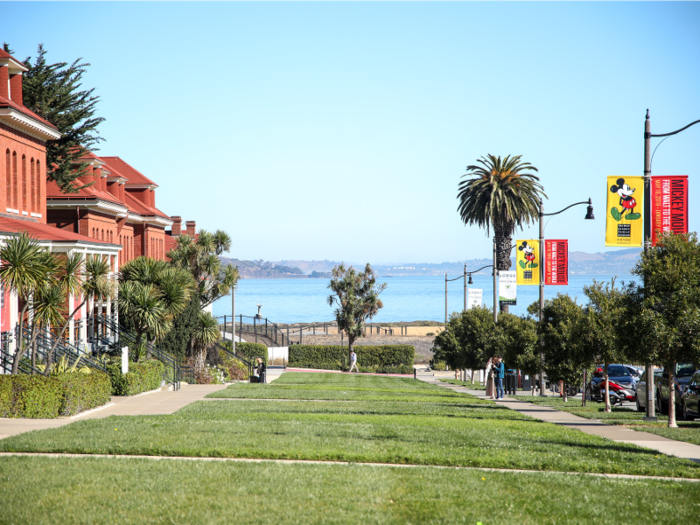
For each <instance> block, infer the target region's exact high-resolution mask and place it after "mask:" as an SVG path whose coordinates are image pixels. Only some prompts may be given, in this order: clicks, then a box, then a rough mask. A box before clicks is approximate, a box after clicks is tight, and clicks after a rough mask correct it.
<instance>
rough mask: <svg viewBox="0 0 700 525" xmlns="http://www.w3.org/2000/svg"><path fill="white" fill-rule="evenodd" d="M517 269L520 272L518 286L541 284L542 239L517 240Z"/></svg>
mask: <svg viewBox="0 0 700 525" xmlns="http://www.w3.org/2000/svg"><path fill="white" fill-rule="evenodd" d="M517 242H518V245H517V248H518V249H517V250H516V252H515V271H516V272H518V274H517V275H518V279H517V283H518V286H520V285H525V286H527V285H528V284H540V263H541V260H540V241H538V240H529V241H517Z"/></svg>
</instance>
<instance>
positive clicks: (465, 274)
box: [445, 264, 496, 324]
mask: <svg viewBox="0 0 700 525" xmlns="http://www.w3.org/2000/svg"><path fill="white" fill-rule="evenodd" d="M491 266H492V265H490V264H489V265H487V266H482V267H481V268H479V269H478V270H473V271H471V272H468V271H467V265H466V264H465V265H464V274H463V275H460V276H459V277H455V278H454V279H448V278H447V273H445V324H447V283H448V282H450V281H458V280H459V279H464V310H463V311H464V312H466V311H467V292H468V291H469V289H468V287H467V284H474V281H472V275H473V274H475V273H477V272H480V271H481V270H484V269H485V268H491ZM467 277H469V281H467ZM494 298H495V295H494ZM493 304H494V307H495V304H496V302H495V301H494V303H493Z"/></svg>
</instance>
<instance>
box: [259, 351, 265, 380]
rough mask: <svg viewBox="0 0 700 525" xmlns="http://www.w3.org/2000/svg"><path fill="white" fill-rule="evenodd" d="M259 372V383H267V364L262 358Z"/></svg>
mask: <svg viewBox="0 0 700 525" xmlns="http://www.w3.org/2000/svg"><path fill="white" fill-rule="evenodd" d="M257 370H258V383H264V382H265V371H266V367H265V363H264V362H263V360H262V357H258V366H257Z"/></svg>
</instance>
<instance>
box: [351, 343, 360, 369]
mask: <svg viewBox="0 0 700 525" xmlns="http://www.w3.org/2000/svg"><path fill="white" fill-rule="evenodd" d="M353 368H354V369H355V372H357V373H358V374H359V373H360V370H359V369H358V368H357V354H356V353H355V350H354V349H353V351H352V352H351V353H350V372H349V373H350V374H352V369H353Z"/></svg>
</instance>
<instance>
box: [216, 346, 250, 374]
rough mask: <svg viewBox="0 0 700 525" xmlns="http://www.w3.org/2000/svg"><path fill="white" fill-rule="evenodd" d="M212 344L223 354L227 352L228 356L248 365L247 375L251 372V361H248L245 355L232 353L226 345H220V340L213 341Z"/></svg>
mask: <svg viewBox="0 0 700 525" xmlns="http://www.w3.org/2000/svg"><path fill="white" fill-rule="evenodd" d="M214 346H215V347H216V349H217V350H221V351H223V352H224V353H225V354H227V355H228V356H229V357H231V358H233V359H238V360H239V361H240V362H241V363H243V364H244V365H245V366H247V367H248V375H249V376H250V375H252V374H253V362H252V361H248V360H247V359H246V358H245V357H243V356H241V355H238V354H236V353H234V352H233V351H232V350H230V349H229V348H228V347H227V346H226V345H222V344H221V343H220V342H218V341H217V342H216V343H214Z"/></svg>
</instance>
